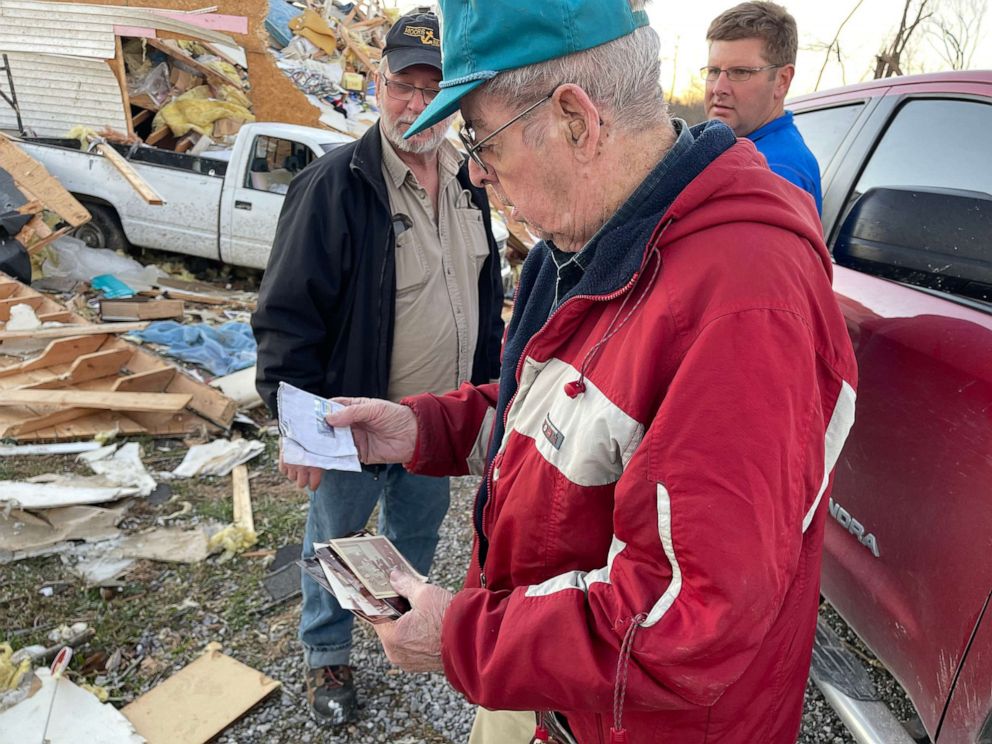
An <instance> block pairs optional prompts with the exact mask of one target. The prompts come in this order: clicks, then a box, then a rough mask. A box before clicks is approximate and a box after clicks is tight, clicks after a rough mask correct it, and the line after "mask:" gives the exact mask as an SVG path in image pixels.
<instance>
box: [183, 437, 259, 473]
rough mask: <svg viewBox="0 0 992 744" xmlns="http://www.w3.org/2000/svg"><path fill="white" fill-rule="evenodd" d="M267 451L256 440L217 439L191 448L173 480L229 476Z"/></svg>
mask: <svg viewBox="0 0 992 744" xmlns="http://www.w3.org/2000/svg"><path fill="white" fill-rule="evenodd" d="M264 449H265V445H264V444H262V443H261V442H259V441H258V440H256V439H235V440H233V441H229V440H227V439H215V440H214V441H212V442H210V443H209V444H198V445H196V446H195V447H190V448H189V451H188V452H187V453H186V457H184V458H183V461H182V462H181V463H179V467H177V468H176V469H175V470H173V471H172V477H173V478H193V477H195V476H201V475H228V474H229V473H230V472H231V470H233V469H234V466H235V465H240V464H241V463H244V462H248V461H249V460H251V459H252V458H253V457H255V456H256V455H258V454H260V453H261V452H262V451H263V450H264Z"/></svg>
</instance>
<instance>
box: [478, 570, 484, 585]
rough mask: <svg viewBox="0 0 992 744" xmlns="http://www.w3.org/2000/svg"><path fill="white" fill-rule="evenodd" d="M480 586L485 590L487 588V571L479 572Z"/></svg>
mask: <svg viewBox="0 0 992 744" xmlns="http://www.w3.org/2000/svg"><path fill="white" fill-rule="evenodd" d="M479 584H480V585H481V586H482V588H483V589H485V588H486V572H485V571H482V570H480V571H479Z"/></svg>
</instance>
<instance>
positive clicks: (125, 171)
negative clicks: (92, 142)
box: [96, 144, 165, 206]
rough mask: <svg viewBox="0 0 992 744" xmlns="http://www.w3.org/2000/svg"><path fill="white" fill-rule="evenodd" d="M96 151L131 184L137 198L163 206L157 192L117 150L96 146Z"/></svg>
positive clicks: (108, 146) (163, 202)
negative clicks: (136, 193)
mask: <svg viewBox="0 0 992 744" xmlns="http://www.w3.org/2000/svg"><path fill="white" fill-rule="evenodd" d="M96 151H97V152H98V153H100V154H101V155H103V156H104V157H105V158H106V159H107V160H109V161H110V164H111V165H112V166H114V168H116V169H117V171H118V172H119V173H120V174H121V175H122V176H124V179H125V180H126V181H127V182H128V183H129V184H131V188H133V189H134V190H135V191H137V192H138V196H140V197H141V198H142V199H144V200H145V201H146V202H147V203H149V204H152V205H156V206H157V205H161V204H165V201H164V200H163V199H162V197H161V196H159V195H158V192H157V191H155V189H153V188H152V187H151V186H150V185H149V184H148V182H147V181H145V179H143V178H142V177H141V176H140V175H138V171H136V170H135V169H134V168H133V167H132V166H131V164H130V163H129V162H127V160H125V159H124V156H123V155H121V154H120V153H119V152H117V150H115V149H114V148H113V147H111V146H110V145H107V144H99V145H97V146H96Z"/></svg>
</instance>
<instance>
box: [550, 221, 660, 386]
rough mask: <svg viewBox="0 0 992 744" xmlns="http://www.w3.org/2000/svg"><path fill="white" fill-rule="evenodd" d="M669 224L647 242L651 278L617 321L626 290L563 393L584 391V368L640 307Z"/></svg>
mask: <svg viewBox="0 0 992 744" xmlns="http://www.w3.org/2000/svg"><path fill="white" fill-rule="evenodd" d="M670 224H672V222H671V220H669V221H668V222H665V223H664V224H662V225H659V226H658V227H657V228H656V229H655V232H654V234H653V235H652V236H651V240H650V241H649V242H648V246H649V248H648V256H647V258H646V259H645V262H644V263H645V264H646V263H647V262H648V261H650V260H651V258H652V257H653V258H656V259H657V261H656V262H655V264H654V271H653V272H652V273H651V278H650V279H649V280H648V282H647V284H645V285H644V286H643V289H642V291H641V293H640V294H639V295H638V297H637V302H635V303H634V306H633V307H632V308H630V311H629V312H628V313H627V314H626V315H625V316H624V318H623V320H621V321H620V322H619V323H618V322H617V319H618V318H619V317H620V315H621V313H623V311H624V308H625V307H627V303H628V302H629V301H630V298H631V297H632V296H633V294H634V293H633V291H630V292H628V293H627V295H626V296H625V297H624V298H623V302H621V303H620V307H619V308H617V312H616V314H615V315H614V316H613V319H612V320H611V321H610V324H609V325H608V326H607V327H606V332H605V333H604V334H603V337H602V338H601V339H600V340H599V341H597V342H596V344H595V345H594V346H593V347H592V348H591V349H589V351H588V352H586V355H585V357H583V359H582V366H581V367H580V368H579V379H577V380H572V381H571V382H566V383H565V395H567V396H568V397H569V398H575V397H576V396H578V395H579V394H580V393H584V392H585V391H586V381H585V378H586V369H587V368H588V367H589V364H590V363H591V362H592V360H593V359H594V358H595V356H596V355H597V354H598V353H599V351H600V349H601V348H602V347H603V345H604V344H605V343H606V342H607V341H609V340H610V339H611V338H613V336H615V335H616V334H617V333H619V332H620V329H621V328H623V327H624V325H625V324H626V323H627V321H628V320H630V319H631V318H632V317H633V316H634V313H635V312H637V308H638V307H640V305H641V303H642V302H644V300H645V298H647V296H648V292H649V291H650V290H651V287H652V286H653V285H654V282H655V279H657V278H658V272H659V271H660V270H661V250H660V249H659V248H658V242H659V241H660V240H661V236H662V234H664V232H665V230H666V229H667V228H668V226H669V225H670ZM642 276H643V273H638V274H635V275H634V277H633V280H632V281H633V282H634V285H635V286H636V285H637V284H639V283H640V280H641V277H642Z"/></svg>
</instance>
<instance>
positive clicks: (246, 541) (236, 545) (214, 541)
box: [209, 524, 258, 563]
mask: <svg viewBox="0 0 992 744" xmlns="http://www.w3.org/2000/svg"><path fill="white" fill-rule="evenodd" d="M257 542H258V537H257V536H256V535H255V531H254V530H249V529H248V528H247V527H244V526H242V525H239V524H229V525H228V526H227V527H225V528H224V529H222V530H220V531H219V532H216V533H214V534H213V535H212V536H211V537H210V543H209V545H210V552H215V551H218V550H223V551H224V553H223V555H221V557H220V559H219V560H220V562H221V563H226V562H227V561H229V560H231V558H233V557H234V556H235V555H237V554H238V553H243V552H244V551H246V550H248V548H250V547H251V546H252V545H254V544H255V543H257Z"/></svg>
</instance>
